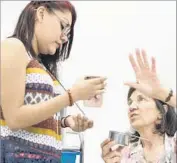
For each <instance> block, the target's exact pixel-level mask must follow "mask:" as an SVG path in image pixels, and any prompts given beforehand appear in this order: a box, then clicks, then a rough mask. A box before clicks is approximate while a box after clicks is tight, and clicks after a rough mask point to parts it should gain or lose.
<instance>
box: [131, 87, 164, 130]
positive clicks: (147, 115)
mask: <svg viewBox="0 0 177 163" xmlns="http://www.w3.org/2000/svg"><path fill="white" fill-rule="evenodd" d="M128 104H129V111H128V117H129V120H130V124H131V126H132V127H133V128H134V129H137V130H138V129H140V128H144V127H147V126H153V125H155V124H156V123H157V121H158V118H161V116H160V112H159V110H158V109H157V107H156V104H155V101H154V100H153V99H152V98H149V97H147V96H145V95H144V94H142V93H141V92H139V91H136V90H135V91H134V92H133V93H132V95H131V96H130V98H129V100H128Z"/></svg>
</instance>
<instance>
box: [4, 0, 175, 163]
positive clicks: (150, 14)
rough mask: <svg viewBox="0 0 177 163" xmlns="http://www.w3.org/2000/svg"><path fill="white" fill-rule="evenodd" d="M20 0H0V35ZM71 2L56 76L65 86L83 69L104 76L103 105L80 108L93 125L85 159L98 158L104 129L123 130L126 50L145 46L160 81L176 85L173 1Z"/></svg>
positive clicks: (88, 162)
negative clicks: (64, 53) (68, 44)
mask: <svg viewBox="0 0 177 163" xmlns="http://www.w3.org/2000/svg"><path fill="white" fill-rule="evenodd" d="M26 3H27V2H18V3H17V2H12V1H11V2H9V1H7V2H5V1H3V2H2V4H1V7H2V9H1V24H2V25H1V36H2V37H1V39H3V38H4V37H5V36H6V35H7V34H9V32H11V31H12V29H13V25H14V21H15V20H16V19H17V16H18V14H19V13H20V10H21V8H23V7H24V4H26ZM72 3H73V4H74V5H75V7H76V10H77V13H78V20H77V24H76V28H75V40H74V44H73V49H72V53H71V57H70V59H69V60H68V61H67V62H65V64H63V72H62V76H63V79H62V80H63V82H64V84H65V86H66V87H68V88H69V87H70V86H71V85H72V84H73V82H74V81H75V80H76V79H77V78H78V77H80V76H83V75H86V74H93V75H104V76H107V77H108V88H107V92H106V94H105V96H104V105H103V107H102V108H83V109H84V110H85V112H86V114H87V116H88V117H89V118H91V119H93V120H94V123H95V124H94V128H93V129H91V130H89V131H87V132H86V133H85V144H86V147H85V163H101V162H102V160H101V157H100V156H101V153H100V152H101V150H100V143H101V142H102V141H103V140H104V139H105V138H107V137H108V131H109V130H110V129H114V130H119V131H124V130H126V129H127V128H128V127H129V126H128V119H127V115H126V114H127V111H126V108H127V105H126V94H127V90H128V88H127V87H125V86H123V81H126V80H134V74H133V72H132V69H131V67H130V64H129V62H128V54H129V52H133V51H134V49H135V48H136V47H139V48H145V49H146V50H147V52H148V54H149V55H150V56H155V57H156V59H157V68H158V73H159V76H160V78H161V80H162V82H163V83H164V84H165V85H166V86H168V87H172V88H174V89H176V2H175V1H173V2H172V1H166V2H165V1H161V2H160V1H157V2H153V1H149V2H147V1H144V2H139V1H137V2H136V1H134V2H128V1H126V2H121V1H110V2H109V1H102V2H101V1H100V2H97V1H96V2H95V1H90V2H89V1H85V2H83V1H81V2H80V1H73V2H72ZM14 6H15V7H14ZM9 8H10V9H9ZM9 11H11V13H10V12H9ZM80 106H82V103H80ZM82 107H83V106H82ZM76 112H77V113H78V110H77V109H76V108H75V107H73V108H69V109H68V114H69V113H76ZM71 143H73V142H72V140H71Z"/></svg>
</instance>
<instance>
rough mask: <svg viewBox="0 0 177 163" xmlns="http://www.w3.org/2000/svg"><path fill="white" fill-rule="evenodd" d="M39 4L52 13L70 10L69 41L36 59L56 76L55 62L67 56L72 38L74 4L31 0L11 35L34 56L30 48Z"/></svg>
mask: <svg viewBox="0 0 177 163" xmlns="http://www.w3.org/2000/svg"><path fill="white" fill-rule="evenodd" d="M39 6H44V7H46V8H47V9H48V12H50V13H52V10H60V11H65V10H67V11H70V12H71V14H72V24H71V31H70V38H69V41H68V42H66V43H64V44H63V46H62V48H61V49H57V50H56V53H55V54H54V55H42V54H39V55H38V59H39V60H40V61H41V62H42V63H43V64H44V66H45V67H46V68H47V69H48V70H49V71H50V72H51V73H52V74H53V75H54V76H55V77H57V73H58V72H57V62H58V61H64V60H65V59H67V58H69V55H70V51H71V47H72V43H73V38H74V25H75V21H76V17H77V16H76V11H75V8H74V6H73V5H72V4H71V3H70V2H68V1H31V2H30V3H29V4H28V5H27V6H26V7H25V8H24V10H23V11H22V13H21V14H20V17H19V19H18V22H17V25H16V28H15V31H14V33H13V35H12V36H11V37H15V38H18V39H19V40H21V41H22V42H23V44H24V46H25V48H26V50H27V51H29V52H30V53H31V55H32V56H33V57H36V54H35V53H34V49H33V48H32V39H33V36H34V24H35V13H36V9H37V8H38V7H39Z"/></svg>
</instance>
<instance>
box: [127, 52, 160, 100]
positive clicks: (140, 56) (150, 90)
mask: <svg viewBox="0 0 177 163" xmlns="http://www.w3.org/2000/svg"><path fill="white" fill-rule="evenodd" d="M136 59H137V62H136V61H135V59H134V57H133V55H132V54H130V55H129V60H130V63H131V65H132V68H133V70H134V72H135V76H136V80H137V82H136V83H135V82H134V83H133V82H126V83H125V85H128V86H130V87H133V88H135V89H137V90H139V91H141V92H142V93H144V94H146V95H147V96H149V97H152V98H156V96H157V94H158V93H159V90H160V88H161V84H160V81H159V78H158V76H157V73H156V61H155V58H152V64H151V65H150V64H149V62H148V59H147V55H146V52H145V51H144V50H142V51H141V52H140V50H139V49H137V50H136Z"/></svg>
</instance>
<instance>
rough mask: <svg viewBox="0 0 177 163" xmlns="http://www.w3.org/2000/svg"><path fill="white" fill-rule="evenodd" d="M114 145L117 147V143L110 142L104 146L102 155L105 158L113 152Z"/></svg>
mask: <svg viewBox="0 0 177 163" xmlns="http://www.w3.org/2000/svg"><path fill="white" fill-rule="evenodd" d="M114 145H116V142H115V141H110V142H108V143H107V144H106V145H105V146H103V147H102V155H103V156H105V155H106V154H108V153H109V152H110V151H111V147H113V146H114Z"/></svg>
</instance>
